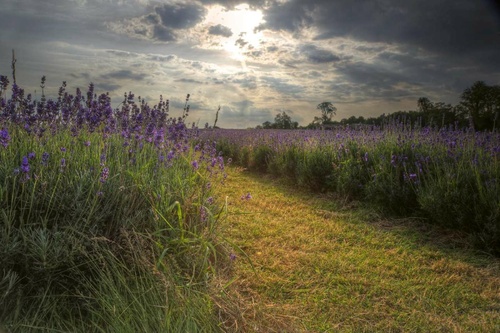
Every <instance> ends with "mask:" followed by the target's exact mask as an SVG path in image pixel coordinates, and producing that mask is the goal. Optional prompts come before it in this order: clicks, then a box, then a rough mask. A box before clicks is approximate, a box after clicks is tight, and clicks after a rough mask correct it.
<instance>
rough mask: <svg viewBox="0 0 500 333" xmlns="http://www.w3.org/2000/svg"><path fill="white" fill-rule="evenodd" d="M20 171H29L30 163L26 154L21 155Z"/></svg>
mask: <svg viewBox="0 0 500 333" xmlns="http://www.w3.org/2000/svg"><path fill="white" fill-rule="evenodd" d="M21 171H22V172H24V173H28V172H30V164H29V161H28V157H27V156H23V160H22V162H21Z"/></svg>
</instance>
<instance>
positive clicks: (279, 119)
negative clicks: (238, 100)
mask: <svg viewBox="0 0 500 333" xmlns="http://www.w3.org/2000/svg"><path fill="white" fill-rule="evenodd" d="M259 126H260V127H261V128H264V129H270V128H278V129H296V128H298V127H299V123H298V122H296V121H292V118H291V117H290V116H289V115H288V114H287V113H286V112H285V111H283V112H280V113H278V114H277V115H276V117H274V123H271V122H270V121H266V122H264V123H262V125H259Z"/></svg>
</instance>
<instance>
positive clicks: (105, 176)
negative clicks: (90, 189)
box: [99, 168, 109, 184]
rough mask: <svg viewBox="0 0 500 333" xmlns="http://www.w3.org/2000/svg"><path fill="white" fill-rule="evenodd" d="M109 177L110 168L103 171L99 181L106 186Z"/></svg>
mask: <svg viewBox="0 0 500 333" xmlns="http://www.w3.org/2000/svg"><path fill="white" fill-rule="evenodd" d="M108 177H109V168H104V169H102V172H101V178H100V179H99V181H100V182H101V183H103V184H104V183H105V182H106V180H107V179H108Z"/></svg>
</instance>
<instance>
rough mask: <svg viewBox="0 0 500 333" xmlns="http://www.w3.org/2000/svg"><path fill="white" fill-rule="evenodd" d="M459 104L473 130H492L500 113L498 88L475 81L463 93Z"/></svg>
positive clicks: (499, 92)
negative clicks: (463, 109)
mask: <svg viewBox="0 0 500 333" xmlns="http://www.w3.org/2000/svg"><path fill="white" fill-rule="evenodd" d="M460 104H461V105H462V106H463V107H464V108H465V109H466V110H467V111H468V114H469V117H470V120H471V123H472V125H473V126H474V129H476V130H484V129H493V127H494V126H495V125H496V122H495V120H496V117H498V113H499V112H500V86H488V85H487V84H486V83H484V82H483V81H476V82H474V84H473V85H472V86H471V87H469V88H467V89H465V90H464V91H463V93H462V95H461V102H460Z"/></svg>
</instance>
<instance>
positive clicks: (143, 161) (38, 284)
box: [0, 76, 225, 332]
mask: <svg viewBox="0 0 500 333" xmlns="http://www.w3.org/2000/svg"><path fill="white" fill-rule="evenodd" d="M0 81H1V82H2V90H1V91H0V127H1V128H2V132H1V136H0V140H1V142H0V143H1V144H2V146H0V160H1V161H2V163H1V164H0V220H1V222H0V327H2V328H3V329H4V330H6V331H8V332H39V331H64V332H67V331H71V332H152V331H164V332H216V331H220V328H219V321H218V318H217V317H216V311H217V310H216V308H215V306H214V303H213V301H212V298H211V297H210V295H209V291H210V288H211V287H210V284H211V280H212V279H213V278H214V276H215V275H216V274H217V269H218V267H219V266H218V265H220V263H218V262H219V261H220V260H218V258H219V257H221V256H224V253H225V249H224V245H223V242H222V240H221V238H220V237H219V236H218V235H217V232H216V226H217V221H218V217H219V213H220V208H219V204H218V203H217V201H216V200H215V199H214V192H213V188H215V187H216V186H217V184H219V183H220V182H221V181H222V180H223V178H224V161H223V159H222V158H221V157H219V156H218V155H217V153H216V150H215V147H214V146H213V144H212V143H208V142H204V141H198V144H197V145H196V146H195V145H194V144H192V143H193V140H192V139H193V138H196V135H197V129H196V128H192V129H190V128H188V127H187V126H186V123H185V120H186V118H187V114H188V113H189V105H187V103H188V98H189V95H188V98H186V106H185V108H184V112H183V116H182V117H179V118H170V117H169V115H168V112H169V107H168V101H163V100H161V101H160V103H159V104H158V105H155V106H154V107H150V106H149V105H148V104H147V103H145V101H143V100H140V102H139V103H136V102H135V100H134V96H133V94H128V95H125V99H124V102H123V103H122V107H121V108H120V109H116V110H113V109H112V108H111V106H110V99H109V97H108V96H107V95H104V94H103V95H100V96H97V95H96V94H95V93H94V91H93V85H90V86H89V90H88V92H87V94H86V96H84V95H83V94H82V93H81V91H79V90H77V92H76V94H75V95H70V94H69V93H67V92H66V91H65V84H64V85H63V86H62V87H61V89H60V91H59V97H58V99H57V100H55V101H53V100H47V99H45V97H44V96H43V97H42V100H41V101H40V102H37V101H33V100H32V99H31V96H29V95H27V96H26V95H25V94H24V91H23V90H22V89H21V88H19V87H18V86H17V85H16V84H14V85H13V86H12V91H11V96H10V98H7V96H6V95H7V93H6V88H7V83H6V82H7V79H6V78H5V77H3V76H2V77H1V80H0ZM4 92H5V93H4Z"/></svg>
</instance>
